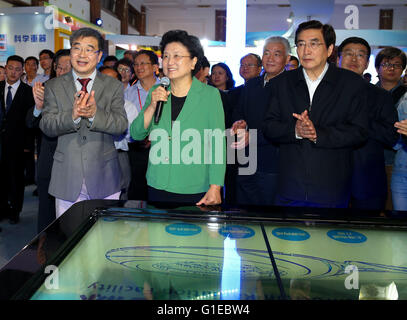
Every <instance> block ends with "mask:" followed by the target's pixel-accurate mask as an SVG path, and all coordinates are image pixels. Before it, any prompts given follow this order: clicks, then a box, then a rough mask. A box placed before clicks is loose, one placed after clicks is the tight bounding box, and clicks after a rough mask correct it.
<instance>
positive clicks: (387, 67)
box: [380, 62, 403, 69]
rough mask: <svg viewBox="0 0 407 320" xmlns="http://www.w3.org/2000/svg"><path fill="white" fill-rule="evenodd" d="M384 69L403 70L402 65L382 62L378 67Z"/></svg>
mask: <svg viewBox="0 0 407 320" xmlns="http://www.w3.org/2000/svg"><path fill="white" fill-rule="evenodd" d="M380 66H381V67H383V68H384V69H391V68H393V69H403V65H402V64H401V63H389V62H384V63H382V64H381V65H380Z"/></svg>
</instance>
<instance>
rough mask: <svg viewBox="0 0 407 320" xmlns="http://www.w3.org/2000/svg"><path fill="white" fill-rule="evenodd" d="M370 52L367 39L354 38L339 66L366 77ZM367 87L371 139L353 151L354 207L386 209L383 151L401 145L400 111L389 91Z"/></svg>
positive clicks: (343, 50)
mask: <svg viewBox="0 0 407 320" xmlns="http://www.w3.org/2000/svg"><path fill="white" fill-rule="evenodd" d="M370 53H371V49H370V46H369V44H368V43H367V41H366V40H364V39H362V38H358V37H350V38H347V39H345V40H344V41H343V42H342V43H341V44H340V45H339V47H338V57H337V64H338V66H339V67H341V68H344V69H347V70H350V71H353V72H355V73H356V74H358V75H359V76H360V77H361V78H362V77H363V72H364V71H365V70H366V69H367V67H368V66H369V57H370ZM366 86H367V92H368V96H367V97H368V100H367V105H368V112H369V139H368V140H367V141H366V142H365V143H364V144H363V145H361V146H359V147H357V148H356V149H355V150H354V151H353V174H352V192H351V207H352V208H355V209H370V210H384V209H385V204H386V195H387V189H388V188H387V178H386V171H385V162H384V152H383V151H384V147H387V148H392V147H393V146H394V145H395V144H396V142H397V139H398V134H397V132H396V128H395V127H394V123H395V122H396V121H397V111H396V109H395V108H394V106H393V102H392V98H391V95H390V94H389V93H388V92H387V91H386V90H384V89H381V88H379V87H377V86H375V85H373V84H371V83H369V82H366ZM389 183H390V180H389ZM388 197H389V198H390V194H388Z"/></svg>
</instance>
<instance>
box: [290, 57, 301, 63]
mask: <svg viewBox="0 0 407 320" xmlns="http://www.w3.org/2000/svg"><path fill="white" fill-rule="evenodd" d="M293 60H294V61H297V63H298V65H300V61H299V60H298V58H297V57H296V56H292V55H291V56H290V60H289V61H293Z"/></svg>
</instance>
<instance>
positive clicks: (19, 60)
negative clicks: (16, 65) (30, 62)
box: [6, 55, 24, 67]
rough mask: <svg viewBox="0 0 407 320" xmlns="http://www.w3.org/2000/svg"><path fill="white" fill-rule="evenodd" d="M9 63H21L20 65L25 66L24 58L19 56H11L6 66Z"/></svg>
mask: <svg viewBox="0 0 407 320" xmlns="http://www.w3.org/2000/svg"><path fill="white" fill-rule="evenodd" d="M9 61H17V62H20V63H21V67H23V66H24V59H23V58H22V57H20V56H18V55H12V56H9V57H8V58H7V62H6V64H8V62H9Z"/></svg>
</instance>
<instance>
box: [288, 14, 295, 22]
mask: <svg viewBox="0 0 407 320" xmlns="http://www.w3.org/2000/svg"><path fill="white" fill-rule="evenodd" d="M293 18H294V13H292V12H290V15H289V16H288V18H287V22H288V23H292V22H293V20H294V19H293Z"/></svg>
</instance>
